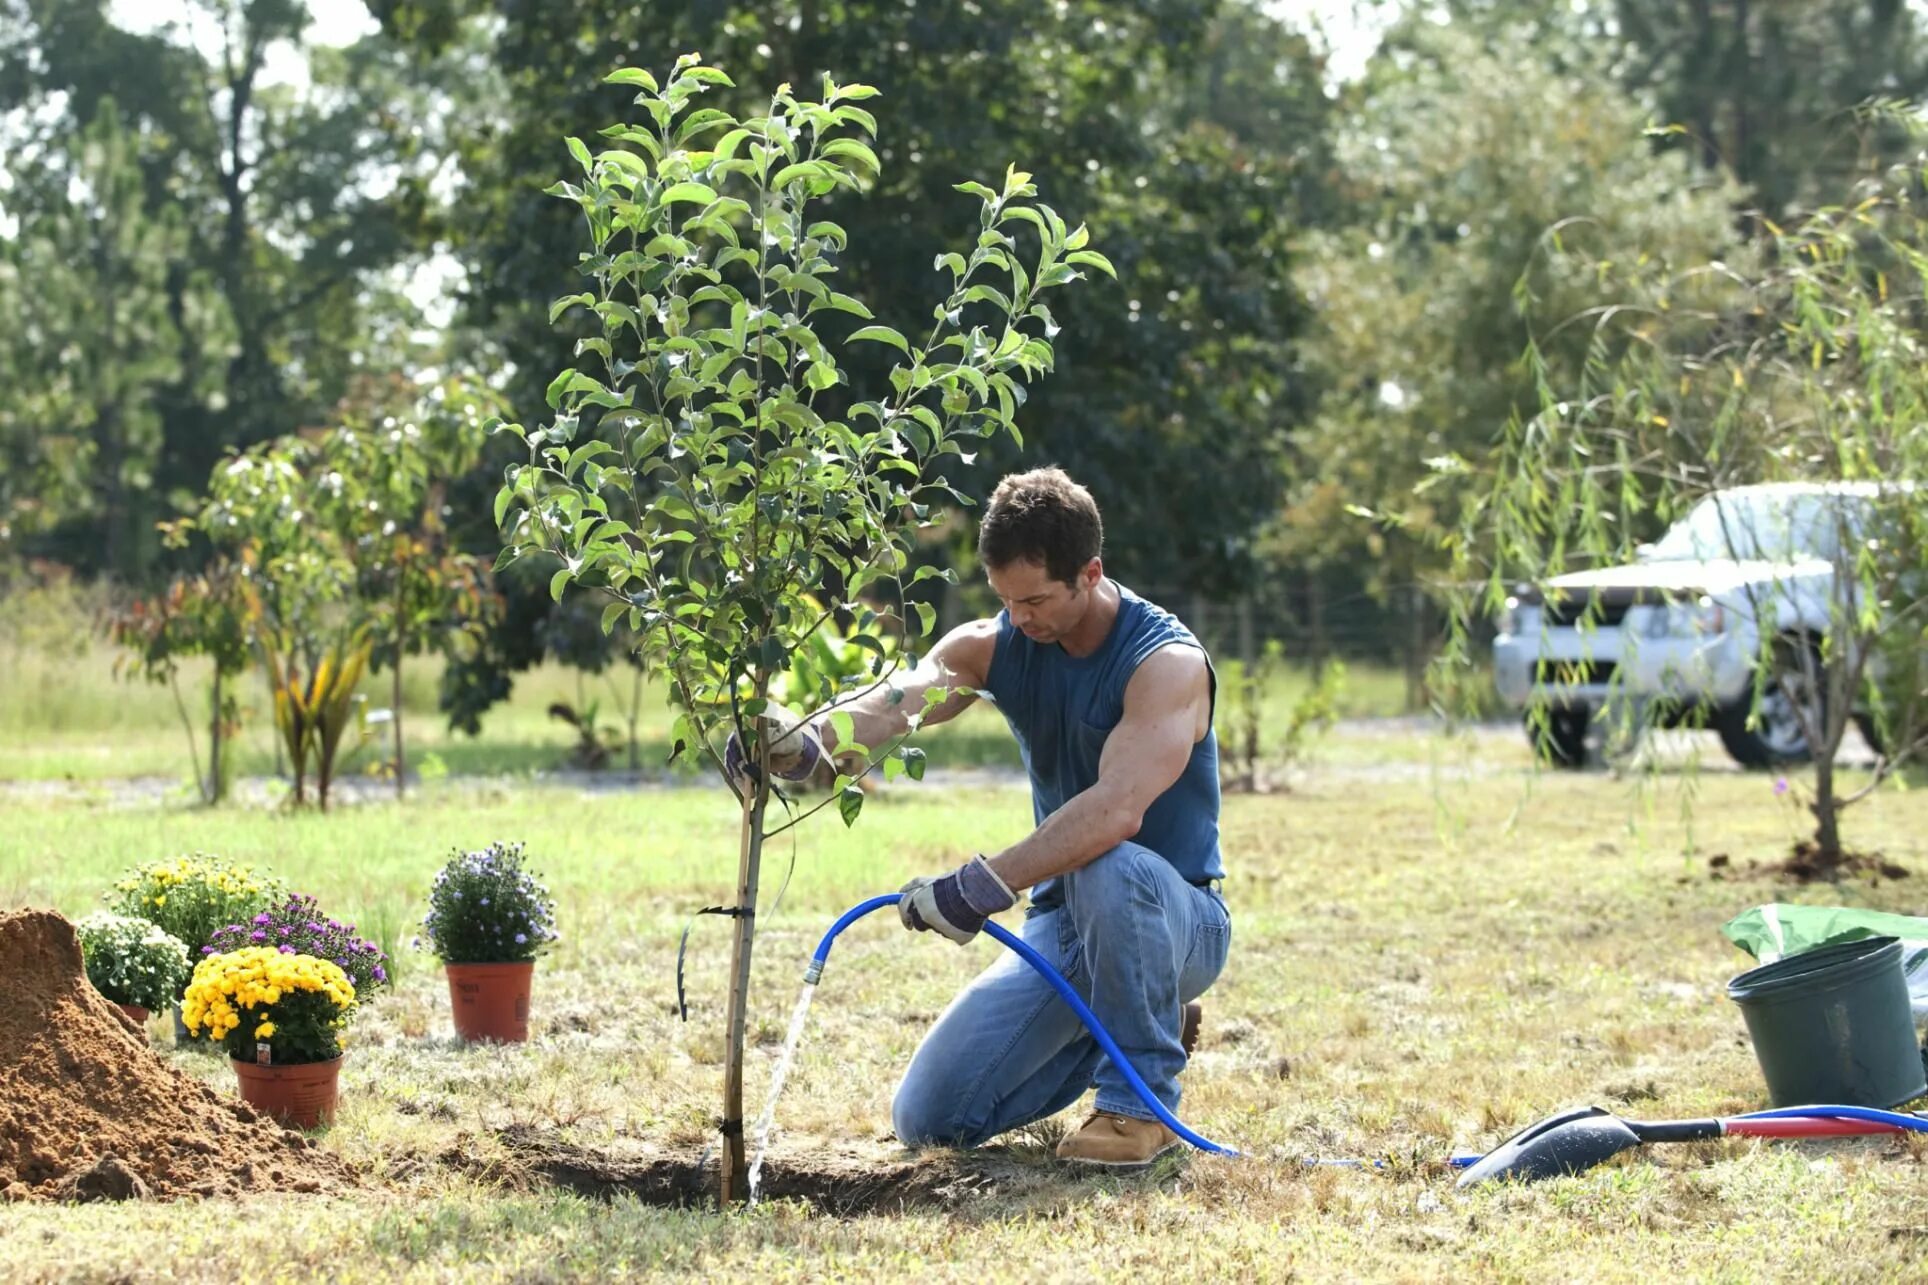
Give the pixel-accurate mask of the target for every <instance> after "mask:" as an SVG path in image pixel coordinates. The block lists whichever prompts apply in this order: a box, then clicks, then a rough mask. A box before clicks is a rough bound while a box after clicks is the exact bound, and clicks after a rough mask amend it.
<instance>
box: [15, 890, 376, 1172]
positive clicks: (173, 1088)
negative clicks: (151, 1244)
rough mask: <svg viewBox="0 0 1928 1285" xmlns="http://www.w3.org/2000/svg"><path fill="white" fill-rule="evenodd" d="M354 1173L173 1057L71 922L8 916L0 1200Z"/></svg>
mask: <svg viewBox="0 0 1928 1285" xmlns="http://www.w3.org/2000/svg"><path fill="white" fill-rule="evenodd" d="M352 1183H353V1177H352V1175H351V1174H350V1172H349V1170H348V1169H347V1168H346V1167H345V1166H344V1165H343V1164H342V1163H341V1162H340V1161H339V1160H337V1159H335V1158H334V1157H332V1156H329V1155H326V1154H325V1153H323V1152H320V1151H317V1150H315V1149H314V1148H313V1147H312V1146H311V1145H310V1144H309V1142H308V1140H307V1139H305V1138H303V1137H302V1136H301V1135H300V1134H298V1133H294V1132H291V1131H289V1130H286V1129H283V1128H281V1127H280V1126H279V1125H277V1124H275V1123H273V1122H272V1121H269V1120H267V1119H265V1118H263V1117H261V1116H259V1115H257V1114H256V1113H255V1111H254V1110H253V1108H251V1107H249V1106H248V1105H247V1104H246V1103H243V1102H241V1101H240V1100H238V1099H235V1098H230V1097H226V1096H223V1095H221V1094H218V1093H216V1092H214V1091H213V1090H211V1089H209V1088H208V1087H206V1086H205V1085H203V1084H201V1083H200V1082H199V1081H196V1080H194V1079H191V1078H189V1077H188V1076H186V1075H183V1074H181V1073H180V1072H179V1071H176V1070H175V1069H174V1068H172V1067H170V1066H169V1065H167V1063H166V1062H164V1061H163V1060H162V1059H161V1057H160V1055H159V1054H157V1053H156V1052H155V1051H154V1050H153V1049H152V1048H150V1047H148V1044H147V1041H146V1040H145V1039H144V1038H143V1037H142V1035H141V1034H140V1032H139V1031H138V1030H136V1029H135V1027H134V1024H133V1023H132V1022H130V1021H128V1020H127V1018H126V1017H125V1016H124V1015H123V1014H122V1013H121V1011H120V1010H119V1009H118V1008H116V1007H114V1006H113V1005H112V1004H109V1003H108V1002H107V1001H106V1000H104V999H102V998H101V997H100V994H99V993H98V992H97V991H95V990H94V988H93V986H92V985H90V984H89V983H88V981H87V976H86V974H85V972H84V971H82V968H81V961H80V943H79V941H78V940H77V939H76V938H75V936H74V928H73V925H72V924H70V923H68V922H67V921H66V920H65V919H63V918H61V917H60V916H59V915H57V914H54V913H52V912H51V911H44V910H21V911H11V912H4V913H0V1199H5V1200H67V1201H76V1200H81V1201H84V1200H138V1199H157V1200H167V1199H179V1198H182V1197H193V1196H216V1195H223V1196H225V1195H239V1194H242V1193H244V1192H253V1191H334V1190H340V1189H342V1188H344V1187H347V1186H350V1185H352Z"/></svg>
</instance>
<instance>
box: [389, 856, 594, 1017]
mask: <svg viewBox="0 0 1928 1285" xmlns="http://www.w3.org/2000/svg"><path fill="white" fill-rule="evenodd" d="M428 907H429V908H428V915H427V917H426V918H424V919H423V920H422V933H423V937H424V938H425V939H426V940H425V941H421V944H422V945H424V946H425V947H426V948H427V949H429V950H431V951H433V952H434V954H435V956H436V957H437V958H438V959H440V960H441V961H442V966H443V968H444V970H446V972H447V973H448V979H449V1004H450V1007H451V1008H452V1009H453V1011H454V1014H455V1033H456V1034H457V1035H458V1036H460V1037H461V1038H462V1039H463V1040H467V1041H470V1042H473V1041H476V1040H497V1041H501V1042H503V1043H519V1042H520V1041H522V1040H526V1039H528V1038H529V992H530V985H531V982H532V980H533V977H534V972H535V960H536V956H537V955H538V954H540V953H542V952H543V951H544V950H546V949H548V948H549V947H550V946H552V945H554V944H555V943H556V941H557V940H559V938H560V934H559V933H557V931H556V918H555V902H554V901H553V900H551V898H550V896H549V890H548V889H547V888H545V887H543V885H542V883H541V881H540V880H538V879H537V878H536V876H535V875H533V874H532V873H530V872H529V871H526V870H524V869H523V868H522V845H521V844H519V843H511V844H503V843H492V844H490V845H489V846H488V847H487V848H484V849H483V850H482V851H480V852H463V851H461V850H459V849H458V850H457V851H456V852H454V853H453V854H452V855H451V856H450V858H449V861H448V864H447V865H445V866H443V867H442V869H441V871H440V872H439V873H438V874H437V875H436V876H435V883H434V886H433V887H432V888H431V889H430V891H429V899H428ZM418 940H420V939H418Z"/></svg>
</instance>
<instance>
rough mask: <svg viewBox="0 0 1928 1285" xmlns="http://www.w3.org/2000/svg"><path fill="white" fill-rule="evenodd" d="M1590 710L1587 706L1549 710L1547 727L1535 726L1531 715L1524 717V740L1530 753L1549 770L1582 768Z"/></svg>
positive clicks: (1585, 760)
mask: <svg viewBox="0 0 1928 1285" xmlns="http://www.w3.org/2000/svg"><path fill="white" fill-rule="evenodd" d="M1590 721H1591V711H1589V710H1588V709H1587V707H1586V706H1584V705H1581V706H1579V707H1577V708H1571V709H1569V708H1561V709H1550V710H1548V711H1547V712H1546V727H1545V728H1544V729H1541V728H1539V727H1536V726H1534V722H1533V715H1532V714H1530V713H1529V714H1528V715H1527V716H1526V740H1527V743H1528V744H1529V745H1531V746H1532V747H1533V753H1534V755H1535V757H1537V758H1538V759H1539V760H1540V762H1542V763H1544V764H1546V765H1547V766H1548V767H1558V768H1567V769H1573V768H1582V767H1585V766H1586V765H1587V724H1588V723H1589V722H1590Z"/></svg>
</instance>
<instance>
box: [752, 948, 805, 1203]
mask: <svg viewBox="0 0 1928 1285" xmlns="http://www.w3.org/2000/svg"><path fill="white" fill-rule="evenodd" d="M816 993H817V988H816V986H815V984H813V983H810V982H805V983H804V986H803V990H802V992H801V993H800V994H798V996H797V1006H796V1008H795V1009H793V1010H791V1013H790V1033H789V1034H788V1035H785V1036H784V1037H783V1056H782V1057H779V1058H778V1059H777V1069H776V1074H774V1075H772V1076H771V1077H770V1097H769V1100H768V1101H766V1102H765V1103H764V1104H763V1114H762V1115H760V1116H758V1117H757V1121H756V1158H755V1159H753V1160H751V1161H750V1203H751V1204H752V1205H754V1204H756V1194H757V1183H758V1182H759V1181H761V1179H762V1177H763V1157H764V1154H765V1153H766V1152H768V1151H769V1150H770V1126H771V1125H772V1124H774V1123H775V1122H776V1118H777V1098H778V1097H779V1096H780V1095H781V1094H782V1093H783V1082H784V1081H785V1080H786V1079H788V1078H789V1076H790V1064H791V1063H792V1062H793V1061H795V1060H796V1056H797V1044H798V1043H799V1042H800V1041H801V1040H802V1039H803V1024H804V1022H805V1021H806V1020H807V1019H808V1018H809V1016H810V1000H811V998H812V997H813V996H815V995H816Z"/></svg>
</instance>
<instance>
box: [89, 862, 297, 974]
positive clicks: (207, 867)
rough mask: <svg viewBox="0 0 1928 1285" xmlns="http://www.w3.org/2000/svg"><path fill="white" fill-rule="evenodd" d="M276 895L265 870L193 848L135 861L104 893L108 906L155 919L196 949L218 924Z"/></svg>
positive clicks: (243, 916)
mask: <svg viewBox="0 0 1928 1285" xmlns="http://www.w3.org/2000/svg"><path fill="white" fill-rule="evenodd" d="M281 895H283V889H282V887H281V884H280V883H279V881H277V880H275V879H273V878H271V877H269V876H268V875H265V874H261V873H259V872H257V871H255V870H254V869H252V868H251V867H248V866H244V865H237V864H235V863H233V862H229V861H223V860H222V859H221V858H219V857H213V856H205V855H203V854H201V853H198V852H197V853H194V854H193V855H191V856H185V857H177V858H175V859H174V860H172V861H151V862H149V863H148V864H146V865H144V866H137V867H136V868H135V869H133V870H132V871H130V872H129V873H127V874H126V875H124V876H122V877H121V879H120V881H119V882H117V883H116V884H115V885H114V889H113V891H111V892H109V893H108V894H107V895H106V897H105V898H104V899H105V900H106V902H107V907H108V909H109V910H112V911H114V912H116V913H118V914H123V915H132V916H134V917H136V918H139V919H145V920H147V921H148V922H149V923H153V924H157V925H159V926H160V927H161V928H163V929H164V930H166V931H167V932H169V933H172V934H173V935H174V936H176V937H178V938H180V940H181V942H182V944H183V945H185V946H186V947H187V948H188V950H189V951H190V952H192V953H198V952H199V951H200V949H201V947H202V946H205V945H206V944H207V943H208V941H209V939H210V938H212V937H213V936H214V934H215V931H216V930H217V929H219V928H221V927H223V926H224V925H227V924H237V923H244V922H246V921H247V920H249V919H252V918H254V916H256V915H258V914H260V913H261V912H262V911H263V910H266V909H267V908H268V904H269V903H270V902H271V901H273V900H274V899H275V898H277V897H279V896H281Z"/></svg>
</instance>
